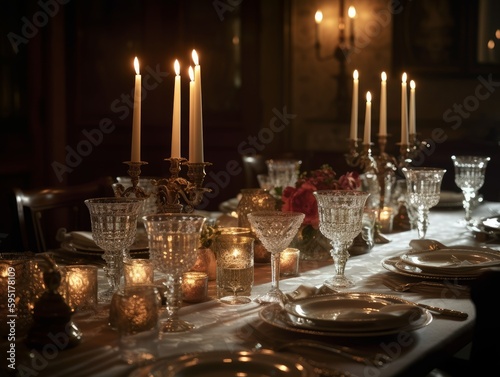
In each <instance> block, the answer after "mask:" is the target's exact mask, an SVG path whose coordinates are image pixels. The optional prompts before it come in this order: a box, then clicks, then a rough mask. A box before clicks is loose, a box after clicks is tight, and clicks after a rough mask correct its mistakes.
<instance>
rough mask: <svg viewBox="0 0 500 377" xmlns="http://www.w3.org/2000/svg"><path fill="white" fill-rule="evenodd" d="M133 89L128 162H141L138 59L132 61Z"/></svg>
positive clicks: (140, 86)
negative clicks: (130, 141) (130, 143)
mask: <svg viewBox="0 0 500 377" xmlns="http://www.w3.org/2000/svg"><path fill="white" fill-rule="evenodd" d="M134 69H135V73H136V75H135V87H134V115H133V119H132V148H131V152H130V154H131V157H130V161H132V162H140V161H141V97H142V94H141V88H142V79H141V74H140V70H139V59H137V56H136V57H135V59H134Z"/></svg>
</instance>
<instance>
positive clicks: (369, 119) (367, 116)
mask: <svg viewBox="0 0 500 377" xmlns="http://www.w3.org/2000/svg"><path fill="white" fill-rule="evenodd" d="M371 133H372V95H371V93H370V92H366V112H365V137H364V140H363V144H368V145H370V143H371V140H370V139H371Z"/></svg>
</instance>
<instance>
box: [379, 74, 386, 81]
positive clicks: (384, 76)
mask: <svg viewBox="0 0 500 377" xmlns="http://www.w3.org/2000/svg"><path fill="white" fill-rule="evenodd" d="M380 77H381V78H382V81H387V74H386V73H385V72H382V74H381V75H380Z"/></svg>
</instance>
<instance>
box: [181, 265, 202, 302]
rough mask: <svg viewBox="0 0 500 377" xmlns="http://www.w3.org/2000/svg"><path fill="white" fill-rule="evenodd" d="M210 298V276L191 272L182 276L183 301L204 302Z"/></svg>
mask: <svg viewBox="0 0 500 377" xmlns="http://www.w3.org/2000/svg"><path fill="white" fill-rule="evenodd" d="M207 297H208V275H207V274H206V273H204V272H195V271H189V272H185V273H183V274H182V299H183V300H184V301H186V302H193V303H194V302H202V301H205V300H206V299H207Z"/></svg>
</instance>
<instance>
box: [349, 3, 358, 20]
mask: <svg viewBox="0 0 500 377" xmlns="http://www.w3.org/2000/svg"><path fill="white" fill-rule="evenodd" d="M347 15H348V16H349V18H354V17H356V8H354V7H353V6H352V5H351V6H350V7H349V9H348V10H347Z"/></svg>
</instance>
